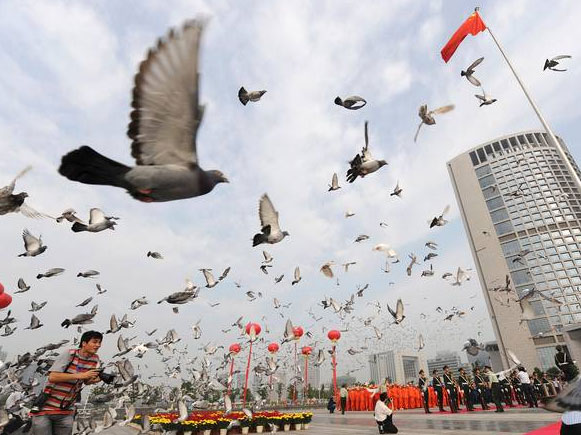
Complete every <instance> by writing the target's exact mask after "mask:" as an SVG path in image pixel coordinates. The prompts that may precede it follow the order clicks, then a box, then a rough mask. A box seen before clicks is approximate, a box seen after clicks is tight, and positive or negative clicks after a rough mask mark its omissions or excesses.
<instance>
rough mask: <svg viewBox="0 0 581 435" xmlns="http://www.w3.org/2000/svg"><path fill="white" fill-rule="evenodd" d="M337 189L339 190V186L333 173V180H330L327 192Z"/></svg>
mask: <svg viewBox="0 0 581 435" xmlns="http://www.w3.org/2000/svg"><path fill="white" fill-rule="evenodd" d="M339 189H341V186H339V178H338V177H337V173H336V172H335V173H334V174H333V178H332V179H331V184H329V192H332V191H334V190H339Z"/></svg>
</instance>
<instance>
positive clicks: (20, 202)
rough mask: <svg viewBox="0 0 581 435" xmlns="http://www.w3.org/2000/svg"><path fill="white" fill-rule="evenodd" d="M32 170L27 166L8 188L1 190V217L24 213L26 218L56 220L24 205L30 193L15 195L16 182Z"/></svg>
mask: <svg viewBox="0 0 581 435" xmlns="http://www.w3.org/2000/svg"><path fill="white" fill-rule="evenodd" d="M31 169H32V166H27V167H26V168H24V169H23V170H22V171H21V172H20V173H19V174H18V175H16V177H14V179H13V180H12V182H11V183H10V184H9V185H8V186H4V187H2V188H0V216H2V215H4V214H7V213H18V212H20V213H22V214H23V215H24V216H26V217H29V218H35V219H36V218H41V217H44V218H49V219H54V218H53V217H52V216H49V215H47V214H44V213H41V212H38V211H36V210H34V209H33V208H32V207H30V206H29V205H28V204H25V203H24V200H25V199H26V198H28V193H26V192H21V193H17V194H16V195H14V194H13V192H14V188H15V187H16V180H18V179H19V178H21V177H23V176H24V175H25V174H26V173H27V172H28V171H30V170H31Z"/></svg>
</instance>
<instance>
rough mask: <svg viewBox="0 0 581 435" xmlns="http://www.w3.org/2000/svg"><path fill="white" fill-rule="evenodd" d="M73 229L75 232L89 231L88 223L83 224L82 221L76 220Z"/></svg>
mask: <svg viewBox="0 0 581 435" xmlns="http://www.w3.org/2000/svg"><path fill="white" fill-rule="evenodd" d="M71 230H73V231H74V232H75V233H80V232H81V231H87V225H85V224H82V223H80V222H75V223H74V224H73V226H72V227H71Z"/></svg>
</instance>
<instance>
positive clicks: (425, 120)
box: [414, 104, 454, 142]
mask: <svg viewBox="0 0 581 435" xmlns="http://www.w3.org/2000/svg"><path fill="white" fill-rule="evenodd" d="M453 109H454V105H453V104H449V105H447V106H442V107H438V108H437V109H434V110H428V105H427V104H422V105H421V106H420V108H419V110H418V116H419V117H420V119H421V120H422V121H421V122H420V125H418V129H417V131H416V134H415V136H414V142H416V141H417V139H418V134H420V128H421V127H422V125H424V124H426V125H434V124H435V123H436V120H435V119H434V116H433V115H439V114H441V113H447V112H449V111H450V110H453Z"/></svg>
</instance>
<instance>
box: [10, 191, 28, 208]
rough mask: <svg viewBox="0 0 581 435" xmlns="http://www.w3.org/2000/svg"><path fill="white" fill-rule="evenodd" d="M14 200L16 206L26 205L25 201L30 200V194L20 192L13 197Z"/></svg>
mask: <svg viewBox="0 0 581 435" xmlns="http://www.w3.org/2000/svg"><path fill="white" fill-rule="evenodd" d="M13 198H14V203H15V204H18V205H22V204H23V203H24V200H25V199H26V198H28V193H26V192H20V193H17V194H16V195H13Z"/></svg>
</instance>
